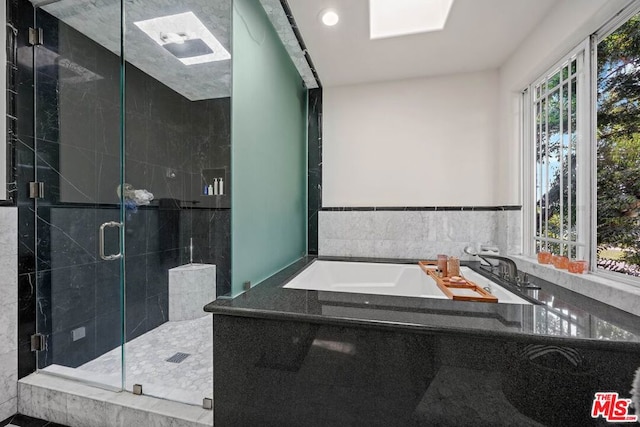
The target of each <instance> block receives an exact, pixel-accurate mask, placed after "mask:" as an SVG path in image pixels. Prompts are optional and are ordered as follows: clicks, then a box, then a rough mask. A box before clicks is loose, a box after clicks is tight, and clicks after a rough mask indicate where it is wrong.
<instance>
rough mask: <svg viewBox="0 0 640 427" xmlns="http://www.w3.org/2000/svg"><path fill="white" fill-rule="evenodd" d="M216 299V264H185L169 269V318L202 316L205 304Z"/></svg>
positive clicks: (175, 319)
mask: <svg viewBox="0 0 640 427" xmlns="http://www.w3.org/2000/svg"><path fill="white" fill-rule="evenodd" d="M215 299H216V266H215V265H213V264H186V265H181V266H180V267H175V268H172V269H170V270H169V320H170V321H178V320H190V319H197V318H199V317H202V316H204V315H205V314H206V313H205V312H204V310H203V307H204V306H205V304H207V303H209V302H211V301H213V300H215Z"/></svg>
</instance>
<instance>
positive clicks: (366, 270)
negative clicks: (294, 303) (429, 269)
mask: <svg viewBox="0 0 640 427" xmlns="http://www.w3.org/2000/svg"><path fill="white" fill-rule="evenodd" d="M460 271H461V273H462V275H463V276H464V277H465V278H467V279H468V280H471V281H473V282H475V283H476V284H478V285H480V286H482V287H485V286H487V285H490V287H491V293H492V294H493V295H494V296H495V297H497V298H498V302H499V303H504V304H531V303H530V302H528V301H527V300H525V299H523V298H520V297H519V296H517V295H515V294H513V293H511V292H510V291H508V290H506V289H504V288H503V287H501V286H499V285H497V284H496V283H494V282H492V281H491V280H489V279H487V278H485V277H484V276H482V275H480V274H478V273H476V272H475V271H473V270H471V269H469V268H468V267H461V268H460ZM284 288H289V289H306V290H314V291H332V292H351V293H358V294H374V295H395V296H405V297H418V298H435V299H448V298H447V296H446V295H445V294H444V293H443V292H442V291H441V290H440V288H438V285H436V282H435V280H433V279H432V278H431V277H429V276H428V275H427V274H425V273H424V272H423V271H422V270H421V269H420V267H419V266H418V265H417V264H416V265H412V264H378V263H366V262H344V261H320V260H316V261H314V262H313V264H311V265H310V266H309V267H308V268H306V269H305V270H304V271H303V272H302V273H300V274H299V275H297V276H296V277H294V278H293V279H292V280H291V281H290V282H289V283H287V284H286V285H285V286H284Z"/></svg>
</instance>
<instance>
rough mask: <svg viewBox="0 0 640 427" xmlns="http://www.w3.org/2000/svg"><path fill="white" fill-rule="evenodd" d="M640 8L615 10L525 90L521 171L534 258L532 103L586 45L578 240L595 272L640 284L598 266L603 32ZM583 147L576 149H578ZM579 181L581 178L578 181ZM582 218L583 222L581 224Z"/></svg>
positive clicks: (528, 245) (527, 247)
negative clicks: (543, 85) (543, 84)
mask: <svg viewBox="0 0 640 427" xmlns="http://www.w3.org/2000/svg"><path fill="white" fill-rule="evenodd" d="M638 13H640V1H637V0H636V1H633V2H631V3H630V4H629V5H627V6H626V7H625V8H623V9H622V10H621V11H620V12H618V13H617V14H615V15H614V16H613V17H612V18H611V19H610V20H609V21H607V22H606V23H605V24H604V25H602V26H601V27H600V28H599V29H598V30H597V31H595V32H594V33H593V34H592V35H591V36H589V37H588V38H586V39H584V40H583V41H582V42H580V43H579V44H578V45H577V46H576V47H574V48H573V49H572V50H571V51H570V52H569V53H567V54H566V55H563V57H562V58H561V59H560V60H558V61H557V62H556V63H554V64H553V65H552V66H551V67H548V68H547V69H546V70H545V71H544V72H543V73H540V75H539V77H538V78H536V79H535V80H534V81H533V82H532V83H531V84H529V85H528V86H527V87H526V88H525V89H524V90H523V91H522V93H521V97H520V107H521V123H520V124H521V126H520V127H521V139H522V143H523V145H522V147H523V156H522V171H523V176H524V179H523V181H522V182H523V188H522V194H523V233H522V237H523V242H522V243H523V247H522V249H523V250H522V252H523V254H524V255H525V256H527V257H530V258H535V257H536V246H535V245H536V235H535V232H536V230H535V221H536V205H537V203H536V176H535V165H536V140H535V129H534V126H533V124H534V123H535V112H534V109H533V98H532V93H533V90H534V88H535V87H536V85H537V84H539V83H540V82H542V81H544V80H546V79H547V77H548V76H549V75H552V74H553V73H554V72H555V70H557V69H558V68H560V67H561V66H562V64H563V63H565V62H566V61H567V60H570V58H571V57H572V56H573V55H575V54H576V53H579V52H580V51H584V55H583V58H584V66H583V69H582V75H583V76H582V79H581V81H580V80H578V82H577V83H578V86H579V89H578V90H577V92H576V93H578V94H580V95H581V99H579V101H578V102H577V104H576V109H577V111H576V121H577V123H576V133H577V141H576V150H580V154H581V156H582V162H581V164H582V165H588V167H587V168H585V167H580V166H579V165H578V166H577V169H576V184H577V185H579V186H580V188H579V189H577V191H576V197H577V198H582V199H581V200H582V202H577V203H576V204H577V206H583V207H584V210H583V211H582V212H578V214H580V215H582V219H581V220H580V221H578V219H577V218H576V226H577V230H576V232H577V235H578V238H577V240H578V241H582V242H583V243H584V254H583V257H584V259H586V260H588V261H589V271H590V272H591V273H592V274H594V276H599V277H602V278H605V279H610V280H613V281H616V282H622V283H625V284H629V285H632V286H634V287H640V277H635V276H629V275H625V274H624V273H616V272H613V271H607V270H604V269H600V268H598V267H597V251H596V249H597V225H598V224H597V221H598V216H597V212H598V211H597V203H598V198H597V191H598V189H597V173H598V168H597V154H598V153H597V127H598V122H597V117H598V116H597V99H598V69H597V67H598V61H597V55H598V44H599V43H600V41H602V40H603V39H604V38H606V37H608V36H609V35H611V34H612V33H613V32H615V31H616V30H617V29H618V28H620V27H621V26H622V25H624V23H626V22H627V21H628V20H629V19H630V18H631V17H633V16H634V15H636V14H638ZM577 153H578V151H577V152H576V154H577ZM579 182H580V184H578V183H579ZM578 224H581V226H579V225H578Z"/></svg>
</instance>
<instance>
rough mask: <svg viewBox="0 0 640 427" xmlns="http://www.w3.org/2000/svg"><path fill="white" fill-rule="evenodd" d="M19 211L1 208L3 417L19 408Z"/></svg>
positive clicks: (0, 369) (0, 375)
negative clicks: (17, 229) (17, 230)
mask: <svg viewBox="0 0 640 427" xmlns="http://www.w3.org/2000/svg"><path fill="white" fill-rule="evenodd" d="M17 225H18V210H17V209H16V208H15V207H0V271H2V275H0V419H5V418H7V417H9V416H11V415H13V414H15V413H16V411H17V390H18V325H17V322H18V283H17V279H18V271H17V268H18V259H17V258H18V241H17V237H18V236H17V233H16V228H17Z"/></svg>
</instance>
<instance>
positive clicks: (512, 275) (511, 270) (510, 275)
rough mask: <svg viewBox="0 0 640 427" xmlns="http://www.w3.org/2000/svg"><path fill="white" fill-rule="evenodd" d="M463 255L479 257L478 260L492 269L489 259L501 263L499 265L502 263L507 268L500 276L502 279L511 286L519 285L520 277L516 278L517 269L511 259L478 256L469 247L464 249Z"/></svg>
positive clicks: (490, 255)
mask: <svg viewBox="0 0 640 427" xmlns="http://www.w3.org/2000/svg"><path fill="white" fill-rule="evenodd" d="M464 253H466V254H469V255H473V256H477V257H479V258H480V259H482V260H484V261H485V262H486V263H487V264H489V267H493V263H492V262H491V261H489V259H495V260H498V261H501V263H504V265H506V267H507V268H506V272H505V273H504V274H502V278H503V279H505V280H507V281H508V282H509V283H511V284H513V285H518V286H519V285H520V277H518V267H517V266H516V263H515V262H514V261H513V260H512V259H511V258H507V257H505V256H500V255H493V254H479V253H477V252H476V251H474V250H473V248H472V247H471V246H467V247H466V248H464Z"/></svg>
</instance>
